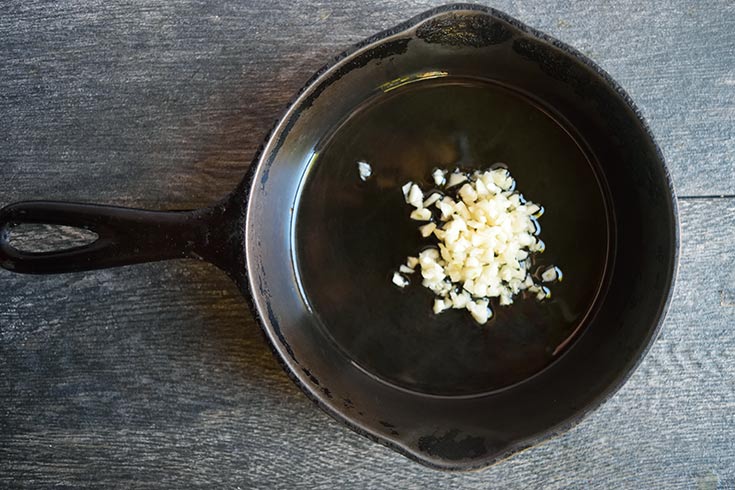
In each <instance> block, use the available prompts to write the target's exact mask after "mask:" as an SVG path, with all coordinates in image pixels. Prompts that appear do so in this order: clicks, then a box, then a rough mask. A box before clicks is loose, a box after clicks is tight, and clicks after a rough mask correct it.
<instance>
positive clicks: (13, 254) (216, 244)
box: [0, 199, 244, 282]
mask: <svg viewBox="0 0 735 490" xmlns="http://www.w3.org/2000/svg"><path fill="white" fill-rule="evenodd" d="M236 202H237V201H236V200H234V199H226V200H223V201H221V202H220V203H218V204H216V205H215V206H213V207H211V208H203V209H197V210H189V211H147V210H142V209H131V208H122V207H117V206H101V205H95V204H80V203H69V202H53V201H25V202H18V203H15V204H11V205H9V206H6V207H5V208H3V209H0V267H3V268H5V269H7V270H10V271H13V272H19V273H24V274H54V273H64V272H79V271H87V270H94V269H103V268H107V267H117V266H123V265H131V264H138V263H142V262H153V261H159V260H169V259H178V258H194V259H199V260H206V261H209V262H212V263H213V264H215V265H217V266H218V267H219V268H221V269H223V270H224V271H225V272H227V273H228V274H229V275H230V276H231V277H233V279H236V282H237V279H238V278H237V270H238V269H239V267H238V266H239V264H241V263H244V257H241V256H242V255H243V254H242V253H241V252H240V253H239V251H240V250H241V247H238V246H237V245H236V244H235V243H233V242H238V241H239V240H241V238H242V237H241V236H240V235H239V234H238V233H237V232H238V230H241V229H243V226H242V223H241V222H240V218H239V217H240V215H241V214H242V213H240V212H239V211H238V209H237V208H236V206H231V204H233V203H236ZM38 225H45V227H46V229H47V230H48V229H49V227H51V229H55V230H68V229H69V227H71V228H72V229H73V230H74V232H75V234H76V236H77V237H78V239H77V240H75V241H74V242H72V243H71V247H69V245H70V242H69V241H68V240H62V241H61V242H59V241H58V238H59V237H58V235H57V236H53V235H48V234H47V235H45V236H44V235H41V236H37V235H36V236H35V237H34V241H33V243H32V245H31V246H28V245H29V243H28V242H27V241H25V240H23V239H20V240H18V238H19V237H18V236H17V235H16V236H15V237H13V235H14V233H16V232H17V231H22V230H23V229H24V228H25V229H26V230H27V229H28V227H29V226H30V227H31V229H33V227H35V228H36V230H37V229H38ZM93 236H94V237H96V239H94V240H91V239H90V238H91V237H93ZM21 237H22V234H21ZM60 246H61V247H65V248H59V247H60ZM18 247H22V249H21V248H18Z"/></svg>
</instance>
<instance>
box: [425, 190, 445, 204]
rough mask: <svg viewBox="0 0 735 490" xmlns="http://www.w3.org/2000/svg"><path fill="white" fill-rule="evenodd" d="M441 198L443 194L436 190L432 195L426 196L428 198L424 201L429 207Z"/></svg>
mask: <svg viewBox="0 0 735 490" xmlns="http://www.w3.org/2000/svg"><path fill="white" fill-rule="evenodd" d="M441 198H442V195H441V194H439V193H438V192H434V193H433V194H432V195H430V196H429V197H427V198H426V200H425V201H424V207H425V208H428V207H429V206H431V205H432V204H434V203H435V202H436V201H438V200H439V199H441Z"/></svg>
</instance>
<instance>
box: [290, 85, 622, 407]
mask: <svg viewBox="0 0 735 490" xmlns="http://www.w3.org/2000/svg"><path fill="white" fill-rule="evenodd" d="M560 121H561V118H559V117H555V116H553V115H552V112H551V111H549V110H546V109H544V108H542V107H541V106H539V105H538V104H537V103H535V102H534V101H533V100H532V99H531V98H529V97H526V96H525V95H523V94H520V93H518V92H516V91H514V90H511V89H509V88H506V87H503V86H501V85H498V84H495V83H490V82H485V81H477V80H465V79H452V78H444V79H437V80H430V81H421V82H417V83H412V84H409V85H406V86H403V87H400V88H397V89H395V90H392V91H390V92H387V93H382V94H380V95H378V96H376V97H374V98H373V99H371V100H370V101H368V102H366V103H365V104H364V105H363V106H361V107H359V108H357V109H356V110H355V111H354V112H353V113H352V114H351V115H350V117H349V118H347V119H346V120H345V121H343V122H342V123H341V124H340V125H339V126H338V127H336V128H334V129H333V130H332V131H331V132H330V133H329V134H328V135H326V136H325V138H324V141H323V142H322V144H321V145H320V147H319V148H317V151H316V158H314V161H313V163H312V165H311V166H310V168H309V169H308V175H307V178H306V179H305V180H304V183H303V184H302V185H303V188H302V189H301V196H302V197H301V200H300V203H299V207H298V209H297V215H296V236H295V247H296V249H295V256H296V259H297V266H298V271H299V275H300V281H301V284H302V286H303V291H304V294H305V295H306V296H307V298H306V299H307V301H308V303H309V304H310V306H311V307H312V309H313V310H314V312H315V313H316V314H317V315H318V317H319V319H320V322H321V326H322V327H321V328H324V329H325V330H326V331H327V333H328V334H329V336H330V337H331V338H332V339H333V340H334V342H336V343H337V344H338V345H339V346H340V348H341V349H342V350H343V351H344V352H345V353H346V355H348V356H349V357H350V358H351V359H352V361H353V362H354V363H356V364H357V365H358V366H360V367H361V368H362V369H364V370H365V371H366V372H368V373H370V374H372V375H374V376H375V377H376V378H379V379H380V380H382V381H384V382H387V383H391V384H393V385H396V386H399V387H401V388H404V389H408V390H412V391H418V392H422V393H429V394H434V395H446V396H453V395H454V396H456V395H476V394H481V393H488V392H492V391H495V390H499V389H502V388H504V387H508V386H510V385H513V384H515V383H518V382H521V381H523V380H524V379H527V378H529V377H530V376H533V375H534V374H536V373H538V372H539V371H541V370H543V369H544V368H545V367H546V366H548V365H549V364H550V363H552V362H553V361H554V360H555V359H557V358H558V357H559V356H561V355H563V352H564V350H565V349H566V348H567V347H568V346H569V345H570V344H571V343H572V340H573V339H574V338H575V337H576V336H579V335H582V334H583V331H584V326H585V324H586V323H587V322H588V321H589V319H590V317H591V316H592V315H593V314H594V305H595V302H596V299H597V298H598V296H599V295H600V294H601V293H602V291H603V289H604V288H603V287H602V285H603V284H604V282H605V271H606V269H607V268H608V265H609V264H608V262H609V257H610V253H609V251H610V248H611V243H612V239H613V236H612V235H613V234H612V227H611V224H610V223H611V222H612V219H611V216H610V215H609V212H608V209H607V206H606V198H605V195H606V194H605V191H604V189H605V186H604V185H603V183H602V182H601V181H600V180H599V172H597V171H596V170H595V168H596V165H595V163H594V159H593V158H592V155H590V154H589V152H588V151H586V150H585V149H584V145H583V144H582V142H581V141H579V140H578V138H575V136H573V135H574V134H575V131H574V130H573V128H569V127H566V126H565V124H563V123H561V122H560ZM358 161H365V162H368V163H369V164H370V165H371V166H372V170H373V172H372V176H371V177H370V178H369V179H368V180H367V181H365V182H363V181H362V180H361V179H360V178H359V174H358V167H357V162H358ZM497 162H503V163H505V164H506V165H507V166H508V168H509V170H510V172H511V174H512V175H513V177H514V178H515V179H516V181H517V189H518V190H519V191H520V192H521V193H523V195H524V196H525V197H526V198H528V199H529V200H531V201H533V202H536V203H540V204H542V205H543V206H544V208H545V210H546V212H545V214H544V215H543V217H542V218H541V219H540V223H541V230H542V231H541V238H542V239H543V241H544V242H545V244H546V251H545V252H544V253H543V254H540V255H539V256H537V258H536V259H535V261H536V265H537V266H539V267H540V266H543V265H550V264H554V265H557V266H559V267H560V268H561V270H563V271H564V281H563V282H561V283H556V284H553V285H552V287H551V289H552V293H553V296H552V298H551V300H547V301H544V302H538V301H536V300H535V299H532V298H521V297H519V298H517V300H516V302H515V303H514V304H513V305H511V306H499V305H498V304H497V300H493V302H491V305H492V307H493V311H494V313H495V316H494V318H493V319H492V320H491V321H489V322H488V323H487V324H486V325H484V326H479V325H477V324H476V323H475V322H474V321H473V320H472V318H471V317H470V316H469V315H468V314H467V312H466V311H464V310H450V311H447V312H444V313H442V314H440V315H435V314H433V312H432V303H433V294H432V293H431V292H430V291H428V290H427V289H425V288H423V287H422V286H421V284H420V278H419V277H418V273H417V274H414V276H413V277H410V276H409V277H410V278H411V281H412V284H411V285H409V286H408V287H406V288H405V289H399V288H397V287H395V286H393V285H392V284H391V275H392V273H393V272H394V271H395V270H396V269H397V267H398V266H399V265H400V264H401V263H403V262H404V260H405V257H406V256H409V255H414V256H415V255H416V254H417V252H418V251H419V250H420V249H421V248H422V247H425V246H426V245H427V244H428V243H429V242H427V240H426V239H424V238H422V237H421V236H420V234H419V232H418V229H417V222H416V221H412V220H410V219H409V217H408V216H409V213H410V211H411V208H410V206H409V205H407V204H405V202H404V200H403V195H402V193H401V189H400V187H401V185H403V184H404V183H405V182H407V181H409V180H412V181H415V182H420V183H421V184H422V187H429V186H430V185H431V171H432V170H433V169H434V168H436V167H442V168H455V167H460V168H462V169H465V170H472V169H484V168H488V167H490V166H491V165H492V164H494V163H497Z"/></svg>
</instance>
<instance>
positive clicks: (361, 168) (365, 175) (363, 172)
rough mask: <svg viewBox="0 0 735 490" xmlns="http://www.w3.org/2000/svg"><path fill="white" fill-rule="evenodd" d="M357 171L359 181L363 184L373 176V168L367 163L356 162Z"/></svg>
mask: <svg viewBox="0 0 735 490" xmlns="http://www.w3.org/2000/svg"><path fill="white" fill-rule="evenodd" d="M357 170H358V172H359V173H360V180H362V181H363V182H365V181H366V180H367V179H369V178H370V176H371V175H373V167H371V166H370V164H369V163H368V162H357Z"/></svg>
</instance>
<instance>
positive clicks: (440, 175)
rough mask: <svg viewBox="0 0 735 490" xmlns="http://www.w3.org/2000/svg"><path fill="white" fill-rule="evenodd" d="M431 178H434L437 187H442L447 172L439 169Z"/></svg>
mask: <svg viewBox="0 0 735 490" xmlns="http://www.w3.org/2000/svg"><path fill="white" fill-rule="evenodd" d="M431 176H432V177H433V178H434V183H435V184H436V185H438V186H439V187H441V186H443V185H444V184H445V183H446V181H447V177H446V176H447V171H446V170H442V169H440V168H438V169H436V170H434V172H433V173H432V174H431Z"/></svg>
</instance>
